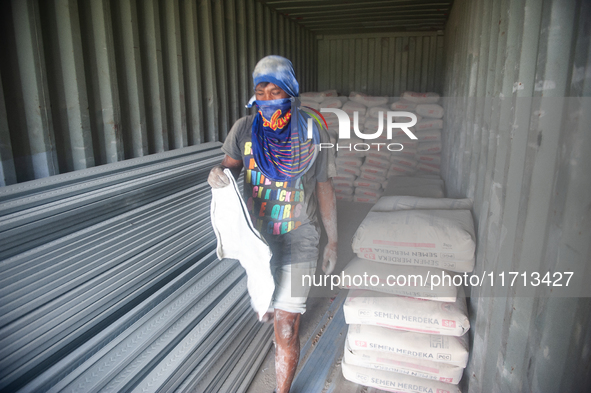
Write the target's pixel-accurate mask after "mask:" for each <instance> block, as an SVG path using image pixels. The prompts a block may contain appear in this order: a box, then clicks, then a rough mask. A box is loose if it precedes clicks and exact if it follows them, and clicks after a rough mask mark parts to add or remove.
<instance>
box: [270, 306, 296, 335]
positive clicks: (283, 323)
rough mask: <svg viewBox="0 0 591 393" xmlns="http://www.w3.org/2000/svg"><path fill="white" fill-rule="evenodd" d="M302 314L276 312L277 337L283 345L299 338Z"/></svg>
mask: <svg viewBox="0 0 591 393" xmlns="http://www.w3.org/2000/svg"><path fill="white" fill-rule="evenodd" d="M299 319H300V314H296V313H290V312H287V311H283V310H277V309H276V310H275V336H276V338H277V340H279V341H281V343H289V342H291V341H293V340H294V339H297V337H298V328H299Z"/></svg>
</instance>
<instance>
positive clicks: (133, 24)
mask: <svg viewBox="0 0 591 393" xmlns="http://www.w3.org/2000/svg"><path fill="white" fill-rule="evenodd" d="M0 54H1V56H0V161H1V163H0V186H2V187H0V202H1V203H5V206H0V207H1V209H7V210H2V214H3V215H2V216H1V217H0V219H1V220H2V221H1V222H0V227H1V228H2V231H4V230H6V231H9V230H12V229H13V227H14V226H15V225H16V224H12V221H10V220H15V219H20V218H21V217H14V216H11V215H10V214H13V213H14V212H15V211H16V210H14V209H16V208H15V207H14V206H16V205H18V204H20V203H24V202H23V201H21V200H20V199H19V198H20V197H19V195H21V194H22V195H32V194H27V192H32V191H28V190H37V191H38V192H41V191H42V190H44V189H45V188H44V187H47V189H49V187H50V186H51V184H54V185H55V184H58V183H59V184H70V183H69V182H74V181H78V180H76V179H78V178H77V177H76V176H79V179H82V180H80V181H85V182H86V180H84V179H86V177H85V176H88V179H90V178H91V177H90V176H91V174H92V173H98V172H92V171H101V170H105V171H109V170H111V169H109V168H115V166H113V165H136V164H135V163H141V165H144V164H143V163H147V162H148V161H141V160H149V159H150V157H165V156H158V154H160V155H162V154H172V155H174V154H177V153H178V154H179V156H178V157H181V156H180V154H189V153H185V152H188V151H189V150H186V149H197V148H199V146H200V145H202V146H210V145H207V144H208V143H215V142H223V141H224V140H225V138H226V136H227V134H228V132H229V130H230V128H231V126H232V124H234V122H235V121H236V120H238V119H239V118H240V117H242V116H245V115H247V114H249V113H250V110H249V109H247V108H246V107H245V104H246V102H248V100H249V98H250V96H251V95H252V91H253V82H252V77H251V73H252V70H253V69H254V66H255V64H256V63H257V61H258V60H259V59H261V58H262V57H264V56H266V55H271V54H277V55H281V56H285V57H287V58H289V59H290V60H291V61H292V62H293V65H294V69H295V72H296V75H297V77H298V80H299V83H300V90H301V92H315V91H324V90H329V89H336V90H337V91H338V93H339V95H344V96H347V95H349V94H350V93H351V92H361V93H365V94H368V95H372V96H387V97H390V102H391V101H392V100H394V99H395V97H400V96H401V95H402V94H403V93H404V92H405V91H415V92H435V93H438V94H439V95H441V97H442V99H441V103H442V105H443V107H444V111H445V115H444V117H443V131H442V134H441V135H442V136H441V139H442V152H441V178H442V179H443V180H444V182H445V192H446V196H447V197H448V198H470V199H471V200H472V201H473V208H472V215H473V217H474V225H475V228H476V244H477V249H476V263H475V268H474V272H473V273H474V274H476V275H479V276H480V275H486V274H491V273H492V274H493V275H495V276H497V275H498V274H500V273H503V272H519V273H523V272H526V273H527V274H530V273H532V272H541V273H542V275H543V273H544V272H575V275H574V276H573V282H574V284H573V285H572V286H573V287H574V288H575V289H574V290H573V291H571V292H570V295H569V296H568V297H564V296H552V288H549V287H547V286H546V287H545V286H540V287H538V288H537V289H536V290H535V296H520V295H519V294H518V293H516V291H515V290H514V289H513V288H511V287H510V286H501V285H491V284H490V283H487V284H485V285H482V286H479V287H472V288H471V291H470V297H469V298H468V309H469V317H470V325H471V327H470V330H469V332H468V334H469V341H470V351H471V356H470V359H469V362H468V365H467V367H466V369H465V371H464V375H463V378H462V381H461V383H460V385H459V386H460V387H461V389H462V391H464V392H589V391H591V298H590V297H589V292H588V289H587V287H588V286H589V285H588V284H587V282H586V280H587V279H591V247H590V244H591V242H590V240H591V208H590V206H591V176H589V170H591V154H589V152H590V151H591V129H590V127H589V124H591V2H589V1H586V0H454V1H451V0H449V1H443V0H433V1H427V0H420V1H419V0H417V1H406V0H371V1H352V0H318V1H311V0H296V1H286V0H261V1H255V0H48V1H45V0H12V1H2V2H0ZM211 146H213V145H211ZM215 146H216V148H219V146H218V145H215ZM208 148H209V147H208ZM212 148H213V147H212ZM183 149H185V150H183ZM195 151H196V152H197V153H196V154H205V153H202V152H200V151H197V150H195ZM175 152H176V153H175ZM191 152H193V151H192V150H191ZM191 154H193V153H191ZM172 155H171V156H170V157H171V158H170V159H172V158H175V157H177V156H174V157H173V156H172ZM208 157H209V156H208ZM218 158H219V157H218ZM179 159H180V158H179ZM133 160H139V161H133ZM159 160H160V158H159ZM126 163H127V164H126ZM130 163H132V164H130ZM109 165H111V166H109ZM137 165H140V164H137ZM145 165H147V164H145ZM101 173H102V172H101ZM92 176H94V175H92ZM200 176H202V177H201V178H200V181H201V182H202V183H204V182H205V177H203V175H202V174H201V175H200ZM72 179H73V180H72ZM88 181H90V180H88ZM51 182H53V183H51ZM72 184H73V183H72ZM171 184H172V183H171ZM170 187H173V186H170ZM39 190H41V191H39ZM171 190H172V188H171ZM37 191H35V192H37ZM170 192H172V191H170ZM64 200H65V199H64ZM9 202H10V203H13V205H10V206H9V204H8V203H9ZM50 202H53V203H56V204H57V202H59V201H57V202H56V201H55V199H52V200H51V201H50ZM148 202H150V201H148V200H147V199H146V202H145V203H148ZM27 203H29V202H27ZM31 203H33V202H31ZM130 203H131V202H130ZM133 203H136V204H135V205H133V206H134V207H137V206H141V203H140V202H133ZM142 203H143V202H142ZM48 206H49V205H48ZM130 206H131V205H130ZM11 209H12V210H11ZM363 209H365V207H363V208H360V210H359V212H357V213H355V212H353V213H352V212H350V211H346V210H343V209H340V210H339V214H340V216H339V220H340V221H342V222H343V224H341V229H342V231H343V234H342V236H340V244H339V247H340V250H341V251H340V252H339V256H340V257H343V258H350V257H351V256H352V255H353V254H352V252H351V250H350V249H351V245H350V244H349V243H348V242H349V239H350V238H351V237H352V235H353V232H354V228H353V231H352V229H351V225H352V224H351V223H358V222H359V220H361V219H362V218H363V213H364V212H366V211H367V210H363ZM4 212H7V213H6V214H4ZM23 212H24V210H23ZM23 214H24V213H23ZM357 216H359V217H357ZM22 217H24V215H23V216H22ZM96 222H97V221H93V222H92V223H91V222H89V224H88V225H90V224H95V223H96ZM347 222H348V223H349V227H347V225H346V224H347ZM80 225H83V224H80ZM6 228H8V229H6ZM81 228H84V226H80V227H76V228H75V229H76V230H78V229H81ZM73 230H74V229H72V231H73ZM6 233H8V232H6ZM23 233H24V234H23V235H22V236H23V239H25V240H26V239H27V236H30V237H31V238H30V241H31V243H30V244H31V246H30V247H29V248H30V249H32V248H33V246H35V247H37V246H39V245H40V244H41V240H38V239H37V238H33V235H32V234H31V235H28V233H29V232H23ZM0 235H2V232H0ZM2 236H4V235H2ZM6 236H8V235H6ZM10 236H14V235H13V234H12V232H11V233H10ZM43 236H48V235H46V234H44V235H43ZM56 236H57V235H56ZM3 238H4V237H3ZM6 238H8V237H6ZM10 239H12V238H10ZM44 239H45V238H44ZM50 240H51V241H53V240H55V239H50ZM210 240H211V239H210ZM11 241H12V240H11ZM21 243H22V244H25V245H22V244H21ZM21 243H19V247H20V248H18V250H17V249H16V248H15V249H14V251H11V250H10V249H8V248H6V250H4V248H3V249H2V250H0V251H2V254H1V255H2V259H3V260H2V261H0V264H1V265H0V266H9V265H10V263H12V262H11V260H10V258H15V257H18V256H19V255H20V254H18V253H17V251H18V252H26V251H27V250H28V249H27V246H26V243H24V242H21ZM212 250H213V247H212ZM346 262H348V261H346V260H339V265H338V268H339V269H342V268H343V267H344V265H345V264H346ZM2 269H3V271H4V268H2ZM6 269H7V268H6ZM339 269H337V273H338V270H339ZM162 285H164V283H163V284H162ZM576 288H578V289H576ZM6 296H10V295H9V294H8V295H6ZM7 299H8V298H7ZM338 299H339V298H338V297H337V298H336V299H335V300H334V301H337V300H338ZM7 301H8V300H7ZM11 301H12V300H11ZM3 302H4V300H3ZM2 307H3V306H2ZM309 307H310V309H311V310H312V311H311V312H310V313H307V316H306V314H304V316H305V317H304V319H303V322H302V323H303V325H302V329H303V333H302V347H305V344H306V343H307V342H308V339H310V337H312V338H314V337H315V335H317V334H322V329H320V328H319V326H320V325H319V324H322V323H326V318H328V320H330V319H332V318H333V316H334V315H333V314H331V312H332V311H331V310H332V309H331V308H330V307H331V306H330V303H329V302H328V301H327V299H323V298H310V299H309ZM3 312H4V311H3ZM3 315H4V314H3ZM237 315H238V314H237ZM25 317H26V316H25ZM25 317H23V318H25ZM236 318H238V317H236ZM17 322H18V321H17ZM15 323H16V322H15ZM31 323H33V322H31ZM2 325H3V326H2V327H0V332H4V333H6V334H8V331H9V330H10V329H13V328H14V327H11V326H12V325H6V326H4V324H2ZM15 326H17V325H15ZM18 326H21V325H18ZM27 326H28V325H27ZM101 326H102V325H101ZM328 326H329V325H325V327H326V330H327V331H329V329H328ZM334 326H336V325H334ZM320 327H322V326H320ZM2 329H9V330H6V331H5V330H2ZM97 329H98V328H97ZM319 329H320V330H319ZM333 330H334V331H332V330H331V333H330V334H334V335H335V336H338V335H339V334H342V331H341V330H338V329H337V328H336V327H334V329H333ZM10 331H12V330H10ZM253 331H254V330H253ZM228 334H229V333H228ZM245 334H246V333H245ZM253 334H254V333H253ZM261 334H262V333H261ZM6 337H8V336H5V335H2V336H0V340H2V339H5V338H6ZM240 337H243V336H240ZM244 337H251V339H253V337H254V335H253V336H247V335H245V336H244ZM257 337H259V336H257ZM267 338H268V337H267ZM244 340H247V339H244ZM310 345H311V344H310ZM77 346H78V347H77ZM82 346H83V343H81V342H77V341H73V342H72V343H71V344H69V346H68V347H67V348H65V347H64V348H65V349H63V350H62V351H61V352H59V353H58V352H56V354H55V356H54V357H51V356H49V355H48V357H47V359H49V360H46V361H45V360H44V363H43V364H42V365H39V366H38V367H39V368H34V367H33V366H31V368H26V367H25V366H26V364H25V363H23V366H22V367H23V369H22V370H23V371H22V373H21V374H18V373H19V372H21V371H19V370H21V369H20V368H19V369H17V370H16V371H14V372H13V371H11V373H12V374H11V373H8V372H7V373H0V391H11V389H14V390H16V389H17V388H22V387H24V386H26V384H27V383H29V382H30V381H32V380H34V379H35V378H36V377H38V376H39V375H45V374H43V373H44V372H46V371H47V370H49V369H50V368H51V367H53V366H55V365H56V364H58V362H59V361H60V359H63V358H64V357H66V356H67V355H68V354H69V353H73V352H75V350H76V348H80V347H82ZM261 348H265V351H267V350H268V347H264V346H263V347H261ZM68 351H69V352H68ZM97 351H98V349H97ZM338 351H340V353H338ZM338 351H337V353H335V354H334V356H333V359H334V362H333V363H331V364H330V365H329V367H327V368H326V370H325V371H326V374H323V375H325V376H326V380H324V381H323V382H325V383H322V384H320V385H319V386H321V387H320V388H319V389H320V390H318V391H319V392H320V391H324V392H355V391H359V392H360V391H362V390H356V389H361V388H358V387H352V385H349V384H348V382H347V381H344V379H343V378H342V375H341V374H340V373H339V372H338V370H339V364H340V356H342V347H341V348H339V349H338ZM1 353H2V355H0V356H1V358H0V363H2V362H8V360H7V359H9V358H10V356H11V354H10V352H9V351H2V352H1ZM265 354H266V352H265ZM317 355H318V354H317ZM35 356H37V355H35ZM39 356H41V355H39ZM272 358H273V354H272V351H269V354H268V356H267V357H266V359H263V358H261V359H259V363H257V364H261V363H260V362H262V364H263V366H261V367H260V369H258V370H254V371H253V372H252V373H250V372H246V371H244V373H245V374H239V373H238V372H236V373H238V374H236V375H238V376H242V377H244V376H245V375H248V376H249V378H251V379H252V378H254V382H253V385H252V386H253V387H251V389H250V390H249V391H250V392H254V391H260V390H258V389H263V388H265V389H266V388H267V387H268V386H270V385H272V383H274V382H272V381H273V378H274V374H272V373H270V371H269V370H268V367H267V366H269V365H270V364H271V363H272ZM27 364H28V363H27ZM309 364H313V363H312V362H310V363H309ZM19 367H20V366H19ZM27 367H28V366H27ZM35 367H37V366H35ZM150 367H154V365H153V364H152V365H151V366H150ZM266 367H267V368H266ZM310 368H312V367H310ZM317 368H318V367H317ZM306 370H307V369H306ZM335 370H336V371H335ZM241 372H242V371H241ZM306 372H310V373H312V371H306ZM315 372H319V371H318V370H315ZM15 373H16V374H15ZM255 374H256V375H255ZM231 375H235V374H231ZM310 375H315V374H313V373H312V374H310ZM304 377H305V376H303V377H300V378H304ZM236 378H237V379H239V377H236ZM244 378H246V377H244ZM52 383H54V382H52ZM129 383H130V385H125V386H127V387H130V386H134V385H133V383H137V384H139V383H140V381H139V380H137V381H133V383H132V382H129ZM220 383H221V384H223V381H222V382H220ZM294 383H303V382H302V381H301V380H300V381H299V382H298V380H297V377H296V381H295V382H294ZM137 384H136V385H135V386H136V387H137V386H139V385H137ZM35 386H37V385H35ZM39 386H41V385H39ZM44 386H45V385H44ZM163 386H164V385H163ZM220 386H222V385H219V386H218V389H221V387H220ZM223 386H226V385H223ZM302 386H303V385H302ZM246 388H247V387H242V388H241V389H243V390H239V389H237V388H236V390H235V391H246ZM187 389H188V388H187ZM33 391H34V389H33ZM220 391H223V390H220ZM228 391H229V390H228ZM269 391H272V388H271V390H269Z"/></svg>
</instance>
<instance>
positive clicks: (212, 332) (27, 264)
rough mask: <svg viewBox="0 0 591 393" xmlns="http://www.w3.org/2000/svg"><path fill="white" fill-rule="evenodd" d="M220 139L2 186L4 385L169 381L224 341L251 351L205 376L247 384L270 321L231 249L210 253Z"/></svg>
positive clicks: (176, 381)
mask: <svg viewBox="0 0 591 393" xmlns="http://www.w3.org/2000/svg"><path fill="white" fill-rule="evenodd" d="M220 145H221V144H220V143H219V142H217V143H210V144H207V143H206V144H203V145H199V146H193V147H187V148H183V149H178V150H174V151H170V152H165V153H160V154H156V155H153V156H150V157H143V158H138V159H134V160H129V161H124V162H118V163H114V164H109V165H107V166H105V167H97V168H90V169H85V170H82V171H77V172H74V173H71V174H65V175H59V176H55V177H51V178H48V179H39V180H36V181H33V182H30V183H25V184H16V185H12V186H8V187H6V188H4V189H3V190H2V192H1V194H2V198H1V199H2V201H1V202H0V205H1V206H0V218H1V219H0V235H2V236H4V241H3V242H2V246H3V250H2V254H3V255H5V257H4V258H2V259H1V260H0V272H1V273H2V275H1V278H0V285H1V287H0V288H1V289H0V316H1V318H0V391H2V392H4V391H15V390H17V389H19V390H20V391H22V392H41V391H54V392H58V391H59V392H61V391H82V392H91V391H96V392H98V391H132V390H134V389H135V390H142V391H171V390H173V389H176V388H177V387H179V386H180V385H182V384H184V383H186V385H187V386H188V385H191V386H195V384H200V383H201V382H200V381H201V379H202V378H204V377H205V375H204V374H205V373H207V372H208V371H211V370H212V369H211V367H212V366H213V365H214V363H213V361H214V360H218V359H220V358H223V357H224V353H220V352H216V351H224V350H225V349H227V348H233V352H232V353H233V354H234V355H235V359H239V358H240V357H242V356H246V357H248V358H249V359H248V361H247V362H246V363H240V364H238V365H237V364H236V363H235V362H234V360H232V361H226V362H225V363H223V364H219V367H220V368H219V369H217V370H216V372H217V373H218V374H219V375H218V374H216V376H214V378H212V379H208V381H207V384H211V383H213V384H216V386H217V385H220V386H221V384H223V383H230V384H232V385H236V386H239V385H241V384H243V383H246V385H248V383H249V381H250V379H251V378H252V375H253V374H252V370H251V367H254V368H256V367H258V365H259V364H260V362H261V361H262V358H260V357H258V356H254V357H253V352H252V348H260V349H263V348H266V349H268V346H269V344H270V342H271V341H270V336H269V327H270V326H266V327H265V328H264V329H261V327H262V325H261V324H259V323H258V322H257V321H256V316H255V314H254V313H253V312H252V309H251V307H250V301H249V297H248V295H247V291H246V278H245V276H244V270H243V269H242V268H241V267H240V266H239V264H238V263H237V261H235V260H229V259H226V260H222V261H218V260H217V259H216V258H215V246H216V239H215V236H214V234H213V231H212V229H211V221H210V217H209V210H210V202H211V192H210V188H209V186H208V184H207V183H206V182H205V178H206V176H207V174H208V173H209V171H210V170H211V168H212V166H213V165H215V164H217V163H219V161H220V160H221V158H222V157H223V153H222V152H221V150H220V148H219V147H220ZM183 173H184V174H185V175H182V174H183ZM37 183H38V184H37ZM151 185H156V186H154V187H153V186H151ZM113 197H117V198H116V199H113ZM119 197H122V198H119ZM28 227H30V229H26V228H28ZM23 228H24V229H23ZM25 229H26V230H25ZM15 231H16V232H15ZM9 240H10V241H9ZM15 244H16V246H15ZM6 256H8V257H6ZM237 338H242V340H243V341H238V342H235V340H236V339H237ZM233 359H234V358H233ZM207 361H211V362H208V363H203V362H207ZM196 370H199V371H198V372H196ZM245 376H247V377H248V378H247V379H244V377H245Z"/></svg>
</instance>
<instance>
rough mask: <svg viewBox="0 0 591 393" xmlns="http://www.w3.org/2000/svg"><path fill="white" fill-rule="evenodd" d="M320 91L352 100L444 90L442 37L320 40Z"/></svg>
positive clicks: (402, 34) (369, 35)
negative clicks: (334, 92) (358, 94)
mask: <svg viewBox="0 0 591 393" xmlns="http://www.w3.org/2000/svg"><path fill="white" fill-rule="evenodd" d="M318 38H319V40H318V88H319V90H321V91H322V90H327V89H337V91H338V92H339V94H342V95H348V94H349V93H350V92H352V91H359V92H363V93H366V94H370V95H377V96H388V97H399V96H400V95H401V94H402V92H404V91H406V90H412V91H441V88H442V84H443V42H444V38H443V33H437V32H413V33H406V32H398V33H379V34H372V33H363V34H351V35H325V36H318Z"/></svg>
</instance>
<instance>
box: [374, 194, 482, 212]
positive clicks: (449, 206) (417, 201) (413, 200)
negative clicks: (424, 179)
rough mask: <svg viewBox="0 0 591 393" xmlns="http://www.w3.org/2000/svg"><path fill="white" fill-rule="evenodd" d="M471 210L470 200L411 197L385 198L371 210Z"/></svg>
mask: <svg viewBox="0 0 591 393" xmlns="http://www.w3.org/2000/svg"><path fill="white" fill-rule="evenodd" d="M417 209H419V210H471V209H472V200H471V199H469V198H464V199H452V198H420V197H410V196H385V197H381V198H380V200H379V201H378V203H377V204H376V205H375V206H374V207H372V208H371V211H374V212H393V211H397V210H417Z"/></svg>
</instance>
